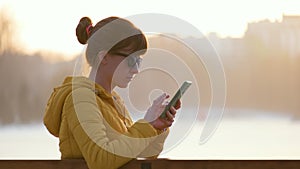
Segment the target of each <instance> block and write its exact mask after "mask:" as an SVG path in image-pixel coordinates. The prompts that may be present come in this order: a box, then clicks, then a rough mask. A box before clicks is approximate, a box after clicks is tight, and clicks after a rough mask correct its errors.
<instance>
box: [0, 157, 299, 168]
mask: <svg viewBox="0 0 300 169" xmlns="http://www.w3.org/2000/svg"><path fill="white" fill-rule="evenodd" d="M0 168H1V169H88V168H87V166H86V163H85V161H84V160H83V159H72V160H0ZM299 168H300V161H299V160H168V159H157V160H133V161H131V162H129V163H128V164H126V165H124V166H123V167H121V169H299Z"/></svg>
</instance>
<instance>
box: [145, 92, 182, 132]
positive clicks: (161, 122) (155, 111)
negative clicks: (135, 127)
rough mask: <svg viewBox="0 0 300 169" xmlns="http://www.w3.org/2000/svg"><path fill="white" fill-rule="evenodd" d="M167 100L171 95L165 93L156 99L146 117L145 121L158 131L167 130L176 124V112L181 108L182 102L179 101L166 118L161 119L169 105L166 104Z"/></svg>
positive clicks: (167, 113)
mask: <svg viewBox="0 0 300 169" xmlns="http://www.w3.org/2000/svg"><path fill="white" fill-rule="evenodd" d="M167 98H169V95H167V94H165V93H164V94H162V95H161V96H159V97H158V98H157V99H155V100H154V101H153V104H152V106H151V107H150V108H149V109H148V110H147V113H146V115H145V117H144V119H145V120H147V121H148V122H149V123H150V124H151V125H152V126H153V127H154V128H155V129H157V130H164V129H165V128H167V127H170V126H171V125H172V124H173V122H174V118H175V115H176V110H177V109H179V108H180V107H181V102H180V100H178V101H177V103H176V105H175V106H174V107H173V106H172V107H171V108H170V110H169V111H167V112H166V118H160V115H161V113H162V112H163V111H164V109H165V107H166V105H167V103H166V102H165V100H166V99H167Z"/></svg>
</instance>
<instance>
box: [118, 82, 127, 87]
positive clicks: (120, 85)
mask: <svg viewBox="0 0 300 169" xmlns="http://www.w3.org/2000/svg"><path fill="white" fill-rule="evenodd" d="M128 84H129V83H124V84H119V85H118V87H119V88H127V87H128Z"/></svg>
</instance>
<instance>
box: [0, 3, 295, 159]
mask: <svg viewBox="0 0 300 169" xmlns="http://www.w3.org/2000/svg"><path fill="white" fill-rule="evenodd" d="M148 12H155V13H164V14H168V15H173V16H176V17H179V18H181V19H183V20H186V21H187V22H189V23H191V24H192V25H194V26H195V27H197V28H198V29H199V30H200V31H202V32H203V34H204V35H205V36H204V37H202V38H199V37H193V35H188V36H186V37H181V38H184V39H186V40H187V41H189V42H191V43H193V42H195V41H196V40H195V38H198V39H197V42H199V41H200V42H203V43H200V44H198V45H199V46H201V48H202V51H203V54H204V55H207V56H209V55H213V53H211V51H210V50H207V49H208V47H206V46H205V45H206V43H205V42H206V41H207V39H208V40H210V42H211V44H212V45H213V46H214V47H215V49H216V51H217V53H218V54H219V56H220V58H221V61H222V63H223V66H224V70H225V74H226V82H227V96H226V105H225V112H224V117H223V120H222V122H221V124H220V126H219V128H218V129H217V131H216V133H215V136H213V137H212V138H211V140H210V141H208V142H207V144H205V145H199V144H198V141H199V136H200V133H201V132H200V131H201V127H202V126H203V122H204V120H205V118H206V115H205V108H207V107H209V104H210V99H211V94H210V92H211V91H210V87H209V85H208V84H209V78H208V76H207V74H205V73H204V74H203V76H202V77H203V79H197V80H199V82H200V83H201V86H202V87H203V88H202V89H201V90H202V91H206V92H203V93H202V94H203V95H205V98H204V99H202V100H201V101H202V102H201V106H202V107H203V111H202V109H201V108H200V109H201V112H199V116H198V117H199V119H198V121H199V124H197V125H196V126H195V128H194V129H193V130H192V131H191V133H190V135H189V136H188V137H187V138H186V140H185V141H183V142H182V143H181V144H178V146H177V148H174V149H173V150H170V151H168V152H166V153H165V154H163V155H162V157H167V158H188V159H192V158H195V159H206V158H212V159H214V158H217V159H219V158H221V159H239V158H246V159H249V158H250V159H253V158H254V159H264V158H267V159H273V158H275V159H299V158H300V132H299V131H300V3H299V2H298V1H296V0H294V1H293V0H290V1H276V2H273V1H271V0H262V1H258V0H257V1H234V0H230V1H222V2H221V1H216V0H213V1H204V0H203V1H190V2H182V1H178V2H177V1H164V2H160V1H151V2H150V1H149V2H147V1H146V2H145V3H142V4H140V2H138V1H132V0H130V1H122V2H120V1H116V0H115V1H111V2H108V1H84V2H81V1H75V2H72V3H71V1H58V0H57V1H55V0H54V1H48V0H42V1H34V0H29V1H21V0H20V1H18V0H11V1H6V0H1V1H0V76H1V82H0V147H1V148H0V159H20V158H21V159H28V158H29V159H36V158H37V159H45V158H49V159H57V158H59V157H60V155H59V151H58V145H57V144H58V140H57V138H54V137H53V136H51V135H49V134H48V133H47V131H46V130H45V128H44V127H43V125H42V118H43V114H44V109H45V106H46V102H47V99H48V97H49V96H50V94H51V92H52V90H53V88H54V87H55V86H57V85H59V84H60V83H61V82H62V81H63V79H64V77H65V76H68V75H72V74H73V70H74V65H75V62H76V59H77V58H78V57H79V56H80V55H81V53H82V50H83V46H81V45H79V43H78V42H77V40H76V36H75V27H76V25H77V23H78V21H79V19H80V18H81V17H83V16H89V17H91V18H92V19H93V20H94V22H95V23H96V22H97V21H99V20H101V19H103V18H105V17H108V16H111V15H115V16H121V17H126V16H129V15H134V14H139V13H148ZM174 36H176V35H174ZM149 41H151V43H153V44H155V45H157V46H164V48H170V49H172V48H173V50H177V51H178V52H179V53H180V54H181V55H188V54H189V53H188V51H185V50H183V49H182V50H180V49H181V47H182V46H180V45H179V44H177V43H176V42H174V41H169V40H168V39H165V38H164V37H160V36H151V37H150V39H149ZM195 69H197V68H195ZM203 72H204V71H203ZM181 76H182V77H184V76H185V75H184V74H182V75H181ZM158 80H159V79H158ZM136 99H137V100H141V99H142V98H141V99H139V98H136ZM189 99H190V100H189ZM192 99H193V98H187V100H186V101H187V102H189V101H192ZM20 139H21V140H22V139H24V140H23V141H21V142H20V141H17V140H20ZM48 145H49V146H48ZM195 147H197V150H199V151H197V152H195V151H193V148H195ZM41 149H44V151H41ZM179 152H181V153H179Z"/></svg>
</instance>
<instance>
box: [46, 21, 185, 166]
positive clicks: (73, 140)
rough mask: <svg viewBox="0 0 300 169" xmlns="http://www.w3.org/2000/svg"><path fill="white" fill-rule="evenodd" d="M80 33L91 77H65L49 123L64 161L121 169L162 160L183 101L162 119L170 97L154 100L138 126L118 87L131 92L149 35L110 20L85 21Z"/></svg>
mask: <svg viewBox="0 0 300 169" xmlns="http://www.w3.org/2000/svg"><path fill="white" fill-rule="evenodd" d="M76 35H77V38H78V41H79V42H80V43H81V44H87V48H86V53H85V55H86V59H87V61H88V63H89V65H90V66H91V71H90V75H89V77H83V76H76V77H66V79H65V80H64V82H63V84H62V85H61V86H59V87H57V88H55V89H54V91H53V93H52V95H51V97H50V99H49V101H48V104H47V108H46V114H45V116H44V124H45V126H46V127H47V129H48V130H49V132H50V133H51V134H53V135H54V136H56V137H59V141H60V142H59V147H60V152H61V155H62V156H61V157H62V158H63V159H66V158H84V159H85V161H86V162H87V165H88V167H89V168H91V169H96V168H97V169H99V168H101V169H102V168H119V167H120V166H122V165H124V164H125V163H127V162H129V161H130V160H132V159H134V158H136V157H157V156H158V155H159V153H160V152H161V151H162V148H163V144H164V140H165V138H166V137H167V135H168V127H170V126H171V125H172V123H173V121H174V117H175V114H176V110H177V109H179V108H180V101H179V102H178V103H177V105H176V106H175V107H171V109H170V110H169V111H168V112H167V118H165V119H162V118H160V117H159V116H160V114H161V113H162V111H163V110H164V108H165V100H166V99H167V98H168V97H169V96H168V95H167V94H165V93H164V94H162V95H161V96H160V97H158V98H157V99H156V100H154V102H153V104H152V106H151V107H150V108H149V109H148V110H147V112H146V115H145V117H144V119H141V120H138V121H137V122H135V123H133V121H132V120H131V118H130V115H129V113H128V112H127V110H126V108H125V105H124V104H123V101H122V99H121V98H120V97H119V96H118V94H117V93H116V92H114V88H115V87H120V88H126V87H127V86H128V83H129V82H130V81H131V80H132V78H133V77H134V75H136V74H137V73H139V66H140V64H141V60H142V58H141V56H142V55H143V54H144V53H145V52H146V50H147V40H146V37H145V35H144V34H143V33H142V32H141V31H140V30H139V29H138V28H136V27H135V26H134V25H133V24H132V23H131V22H129V21H128V20H125V19H122V18H118V17H109V18H106V19H103V20H101V21H100V22H98V23H97V24H96V25H95V26H93V25H92V22H91V20H90V19H89V18H88V17H83V18H81V20H80V22H79V24H78V26H77V28H76Z"/></svg>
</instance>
